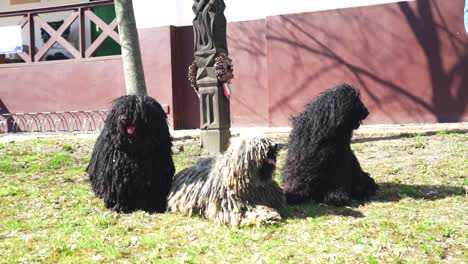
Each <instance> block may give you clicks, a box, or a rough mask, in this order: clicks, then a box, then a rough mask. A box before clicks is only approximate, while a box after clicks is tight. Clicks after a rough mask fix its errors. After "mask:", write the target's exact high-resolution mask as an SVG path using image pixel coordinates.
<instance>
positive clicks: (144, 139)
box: [106, 95, 170, 150]
mask: <svg viewBox="0 0 468 264" xmlns="http://www.w3.org/2000/svg"><path fill="white" fill-rule="evenodd" d="M106 127H108V128H109V130H108V133H109V134H110V135H109V136H110V137H113V138H114V139H115V141H116V143H117V144H118V145H119V146H120V147H124V148H126V149H134V150H137V149H138V150H142V149H146V148H154V147H157V146H155V145H159V144H162V142H167V141H168V140H169V141H170V134H169V129H168V126H167V121H166V113H165V112H164V110H163V109H162V107H161V105H160V104H159V103H158V102H157V101H156V100H154V99H153V98H151V97H149V96H136V95H127V96H122V97H119V98H117V99H116V100H115V101H114V102H113V106H112V110H111V111H110V113H109V115H108V117H107V119H106ZM169 144H170V142H169Z"/></svg>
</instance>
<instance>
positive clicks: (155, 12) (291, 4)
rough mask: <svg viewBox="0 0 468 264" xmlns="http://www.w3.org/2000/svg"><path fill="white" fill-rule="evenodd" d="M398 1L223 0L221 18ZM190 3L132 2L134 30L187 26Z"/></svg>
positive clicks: (179, 0)
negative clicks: (135, 28) (135, 23)
mask: <svg viewBox="0 0 468 264" xmlns="http://www.w3.org/2000/svg"><path fill="white" fill-rule="evenodd" d="M400 1H404V0H224V2H225V3H226V11H225V15H226V18H227V20H228V21H229V22H233V21H245V20H254V19H262V18H265V17H267V16H274V15H281V14H291V13H303V12H312V11H319V10H330V9H337V8H346V7H355V6H368V5H377V4H384V3H393V2H400ZM407 1H413V0H407ZM193 2H194V1H193V0H169V1H167V0H133V5H134V9H135V16H136V20H137V24H138V27H139V28H148V27H158V26H167V25H175V26H186V25H191V24H192V19H193V16H194V15H193V13H192V5H193Z"/></svg>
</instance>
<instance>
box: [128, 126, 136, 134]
mask: <svg viewBox="0 0 468 264" xmlns="http://www.w3.org/2000/svg"><path fill="white" fill-rule="evenodd" d="M133 133H135V127H134V126H129V127H127V134H129V135H133Z"/></svg>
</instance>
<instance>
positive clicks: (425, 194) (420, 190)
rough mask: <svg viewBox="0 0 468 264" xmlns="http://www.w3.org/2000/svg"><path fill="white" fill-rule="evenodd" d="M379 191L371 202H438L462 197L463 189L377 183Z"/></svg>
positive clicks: (464, 193)
mask: <svg viewBox="0 0 468 264" xmlns="http://www.w3.org/2000/svg"><path fill="white" fill-rule="evenodd" d="M379 187H380V188H379V190H378V191H377V193H376V195H375V196H374V197H372V199H371V200H372V201H377V202H395V201H399V200H401V199H404V198H413V199H423V200H431V201H433V200H439V199H444V198H447V197H450V196H464V195H466V191H465V189H464V188H463V187H456V186H446V185H409V184H401V183H391V182H385V183H379Z"/></svg>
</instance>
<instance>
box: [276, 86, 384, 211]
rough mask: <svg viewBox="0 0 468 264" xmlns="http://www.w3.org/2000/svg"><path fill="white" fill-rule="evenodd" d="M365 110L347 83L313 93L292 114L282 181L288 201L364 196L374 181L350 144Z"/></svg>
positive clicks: (347, 199)
mask: <svg viewBox="0 0 468 264" xmlns="http://www.w3.org/2000/svg"><path fill="white" fill-rule="evenodd" d="M368 114H369V112H368V110H367V108H366V107H365V106H364V104H363V103H362V102H361V99H360V95H359V92H358V91H356V90H355V89H354V88H353V87H351V86H350V85H348V84H342V85H339V86H337V87H334V88H332V89H330V90H328V91H326V92H324V93H323V94H321V95H319V96H318V97H317V98H315V99H314V100H313V101H312V102H311V103H310V104H308V105H307V106H306V108H305V110H304V111H303V112H302V113H300V114H299V115H298V116H297V117H295V118H294V119H293V129H292V131H291V134H290V136H289V144H288V156H287V160H286V164H285V166H284V168H283V177H284V179H283V185H284V191H285V194H286V199H287V201H288V203H299V202H302V201H304V200H306V199H308V198H312V199H314V200H316V201H319V202H325V203H328V204H333V205H346V204H348V203H349V202H350V200H351V199H366V198H368V197H369V196H371V195H373V194H374V193H375V192H376V190H377V188H378V186H377V184H376V183H375V181H374V180H373V179H372V178H371V177H370V176H369V174H368V173H366V172H364V171H363V170H362V169H361V166H360V165H359V161H358V160H357V158H356V156H355V155H354V153H353V151H352V150H351V145H350V144H351V137H352V134H353V130H355V129H357V128H359V126H360V124H361V121H362V120H364V119H365V118H366V117H367V115H368Z"/></svg>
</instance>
